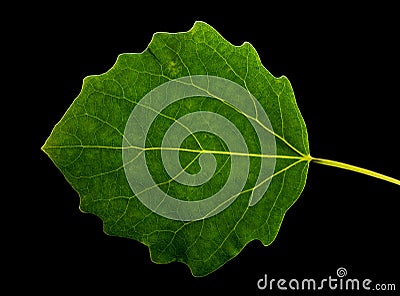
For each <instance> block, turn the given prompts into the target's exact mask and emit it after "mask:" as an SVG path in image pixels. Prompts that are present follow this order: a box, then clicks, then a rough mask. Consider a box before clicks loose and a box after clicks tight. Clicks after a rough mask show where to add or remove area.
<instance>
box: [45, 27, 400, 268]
mask: <svg viewBox="0 0 400 296" xmlns="http://www.w3.org/2000/svg"><path fill="white" fill-rule="evenodd" d="M42 149H43V150H44V151H45V153H47V154H48V156H49V157H50V158H51V160H52V161H53V162H54V164H55V165H56V166H57V167H58V168H59V169H60V171H61V172H62V173H63V175H64V176H65V178H66V179H67V180H68V182H69V183H70V184H71V186H72V187H73V188H74V189H75V190H76V191H77V192H78V193H79V196H80V209H81V210H82V211H83V212H89V213H93V214H95V215H97V216H99V217H100V218H101V219H102V220H103V223H104V232H105V233H107V234H109V235H115V236H121V237H127V238H131V239H135V240H137V241H140V242H142V243H143V244H145V245H147V246H148V247H149V250H150V256H151V259H152V260H153V261H154V262H156V263H169V262H174V261H177V262H182V263H185V264H187V265H188V266H189V268H190V269H191V272H192V273H193V275H195V276H204V275H207V274H209V273H211V272H213V271H215V270H216V269H218V268H219V267H221V266H222V265H224V264H225V263H226V262H227V261H228V260H230V259H232V258H233V257H235V256H236V255H237V254H238V253H239V252H240V251H241V250H242V249H243V248H244V247H245V246H246V244H248V243H249V242H250V241H252V240H260V241H261V242H262V243H263V244H264V245H269V244H270V243H271V242H272V241H273V240H274V239H275V237H276V235H277V233H278V231H279V228H280V225H281V223H282V220H283V217H284V215H285V213H286V211H287V210H288V209H289V208H290V206H291V205H292V204H293V203H294V202H295V201H296V200H297V198H298V197H299V195H300V193H301V192H302V190H303V188H304V186H305V182H306V176H307V171H308V166H309V163H310V161H315V162H317V163H321V164H325V165H331V166H337V167H342V168H345V169H351V170H354V171H358V172H361V173H364V174H370V175H372V172H371V171H368V170H365V169H360V168H357V167H355V166H350V165H345V164H342V163H339V162H334V161H329V160H324V159H319V158H318V159H317V158H312V157H311V156H310V153H309V148H308V137H307V130H306V126H305V123H304V121H303V118H302V116H301V114H300V111H299V109H298V107H297V104H296V101H295V97H294V93H293V90H292V87H291V85H290V83H289V81H288V79H287V78H286V77H279V78H276V77H274V76H273V75H272V74H271V73H270V72H269V71H268V70H267V69H265V67H264V66H263V65H262V63H261V61H260V58H259V56H258V54H257V52H256V50H255V49H254V48H253V47H252V46H251V45H250V44H249V43H244V44H242V45H241V46H234V45H232V44H230V43H229V42H228V41H227V40H225V39H224V38H223V37H222V36H221V35H220V34H219V33H218V32H217V31H215V30H214V29H213V28H212V27H211V26H209V25H207V24H206V23H203V22H196V23H195V24H194V26H193V28H192V29H190V30H189V31H188V32H182V33H175V34H171V33H156V34H155V35H154V36H153V38H152V40H151V42H150V44H149V46H148V47H147V49H146V50H144V51H143V52H142V53H139V54H121V55H120V56H119V57H118V59H117V62H116V63H115V65H114V66H113V67H112V68H111V69H110V70H109V71H108V72H106V73H104V74H101V75H96V76H89V77H86V78H85V79H84V82H83V87H82V90H81V92H80V94H79V96H78V97H77V98H76V99H75V101H74V102H73V104H72V105H71V106H70V108H69V109H68V110H67V112H66V113H65V115H64V116H63V117H62V119H61V120H60V122H59V123H58V124H57V125H56V126H55V127H54V129H53V131H52V133H51V135H50V137H49V138H48V139H47V141H46V143H45V144H44V146H43V147H42ZM369 172H371V173H369ZM374 174H375V175H373V176H374V177H378V178H382V179H385V180H387V181H391V182H394V183H396V182H399V181H398V180H395V179H393V180H389V179H392V178H389V177H386V176H383V175H380V174H377V173H374Z"/></svg>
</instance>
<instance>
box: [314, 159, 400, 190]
mask: <svg viewBox="0 0 400 296" xmlns="http://www.w3.org/2000/svg"><path fill="white" fill-rule="evenodd" d="M309 159H310V161H313V162H315V163H319V164H323V165H327V166H332V167H337V168H341V169H344V170H348V171H353V172H357V173H360V174H364V175H368V176H371V177H374V178H378V179H381V180H384V181H387V182H391V183H394V184H397V185H400V180H398V179H395V178H392V177H389V176H386V175H383V174H380V173H377V172H374V171H371V170H367V169H364V168H360V167H358V166H355V165H351V164H347V163H343V162H339V161H335V160H329V159H324V158H314V157H311V156H310V157H309Z"/></svg>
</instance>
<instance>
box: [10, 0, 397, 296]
mask: <svg viewBox="0 0 400 296" xmlns="http://www.w3.org/2000/svg"><path fill="white" fill-rule="evenodd" d="M184 6H185V7H186V9H184V10H183V9H182V8H180V7H182V6H181V4H173V3H168V4H164V5H160V4H157V3H148V5H146V3H141V4H140V5H139V6H137V5H136V6H135V5H123V4H117V3H115V4H114V3H113V2H107V3H106V2H104V4H102V3H99V4H96V5H93V6H88V7H83V6H76V7H71V6H68V5H66V4H59V5H57V6H53V7H51V6H46V7H37V6H32V7H25V9H26V14H27V16H26V17H25V16H20V18H21V21H22V20H24V22H23V25H21V26H20V27H18V28H17V29H16V31H15V34H14V37H15V39H14V40H15V43H14V44H13V45H14V46H15V50H14V51H13V56H12V57H14V58H13V59H12V60H13V61H14V62H13V65H14V66H13V69H14V70H17V74H16V75H14V76H13V77H14V78H13V80H14V82H17V84H18V87H17V89H15V90H14V94H17V98H18V100H15V102H16V103H17V105H18V106H17V107H16V108H19V109H23V110H24V115H23V117H22V118H23V120H21V122H22V123H23V128H24V130H23V132H22V134H19V135H18V133H17V137H18V138H19V140H21V139H24V150H23V153H24V154H23V157H22V159H23V163H21V164H19V165H18V172H19V175H18V176H17V175H13V179H14V180H17V181H20V180H21V172H24V173H23V174H22V177H24V178H25V179H28V180H27V183H23V184H22V183H21V182H19V183H16V184H17V185H16V186H15V188H16V191H15V192H16V193H15V194H13V195H12V197H13V199H12V201H16V203H17V205H15V207H14V208H12V209H13V210H12V211H10V212H11V214H12V217H13V218H12V219H10V220H8V224H6V225H12V227H9V226H7V227H6V228H7V229H10V228H11V233H12V234H13V236H12V239H10V241H12V242H13V243H14V242H15V245H14V244H12V249H14V250H17V251H18V255H15V256H13V258H15V259H17V258H18V260H15V263H13V264H12V272H9V274H10V275H11V277H12V278H15V279H18V280H19V282H20V283H21V284H18V285H15V286H14V289H16V290H18V289H21V288H23V287H28V288H30V289H31V290H32V291H33V290H37V291H38V292H40V291H52V292H55V293H56V292H58V291H66V290H71V291H74V290H75V291H77V292H78V291H92V292H94V291H105V290H106V289H111V290H114V291H115V293H114V294H117V292H119V291H121V292H122V291H125V292H126V293H129V294H135V295H136V294H139V293H151V294H153V293H155V292H161V293H167V294H172V293H176V294H186V295H188V294H192V293H196V292H202V293H214V292H220V293H225V292H226V293H234V292H238V291H246V292H247V293H248V294H264V295H267V294H271V293H270V292H269V291H259V290H258V289H257V286H256V283H257V280H258V279H259V278H261V277H262V276H263V275H264V274H265V273H266V274H268V276H269V277H271V278H276V279H279V278H285V279H291V278H297V279H300V280H301V279H303V278H316V279H321V278H324V277H328V276H329V275H331V276H335V274H336V269H337V268H339V267H345V268H346V269H347V271H348V277H350V278H358V279H363V278H370V279H372V280H373V281H375V282H383V283H391V282H392V283H393V282H395V283H396V281H397V280H398V278H399V272H398V263H399V255H398V250H399V242H398V239H397V238H398V226H399V220H398V210H397V206H396V202H398V200H399V195H400V188H399V186H396V185H393V184H390V183H387V182H383V181H380V180H376V179H373V178H370V177H367V176H363V175H359V174H356V173H352V172H347V171H343V170H340V169H336V168H330V167H326V166H321V165H318V164H311V167H310V170H309V175H308V179H307V184H306V187H305V189H304V191H303V193H302V195H301V196H300V198H299V200H298V201H297V202H296V203H295V204H294V206H293V207H292V208H291V209H290V210H289V211H288V213H287V214H286V217H285V219H284V221H283V223H282V226H281V229H280V232H279V234H278V236H277V238H276V240H275V241H274V242H273V243H272V245H270V246H268V247H264V246H262V245H261V243H260V242H258V241H253V242H251V243H249V244H248V245H247V246H246V247H245V248H244V250H243V251H242V252H241V253H240V254H239V255H238V256H237V257H235V258H234V259H232V260H231V261H229V262H228V263H226V264H225V265H224V266H223V267H221V268H220V269H219V270H217V271H215V272H214V273H212V274H211V275H209V276H207V277H204V278H194V277H193V276H192V275H191V274H190V271H189V269H188V268H187V267H186V266H185V265H183V264H180V263H172V264H167V265H160V264H155V263H152V262H151V260H150V258H149V252H148V249H147V247H145V246H143V245H142V244H141V243H139V242H136V241H133V240H128V239H123V238H118V237H110V236H107V235H105V234H104V233H103V232H102V223H101V220H100V219H98V218H97V217H95V216H93V215H91V214H83V213H81V212H80V211H79V209H78V205H79V197H78V194H77V193H76V192H75V191H74V190H73V189H72V188H71V186H70V185H69V184H68V183H67V182H66V181H65V179H64V177H63V176H62V174H61V173H60V172H59V171H58V170H57V168H56V167H55V166H54V165H53V164H52V163H51V161H50V160H49V159H48V158H47V156H46V155H45V154H44V153H43V152H41V151H40V147H41V146H42V145H43V143H44V141H45V140H46V138H47V137H48V135H49V134H50V132H51V129H52V128H53V126H54V125H55V124H56V123H57V122H58V121H59V120H60V118H61V117H62V115H63V114H64V112H65V111H66V109H67V108H68V107H69V105H70V104H71V103H72V101H73V99H74V98H75V97H76V96H77V95H78V94H79V92H80V89H81V86H82V80H83V78H84V77H85V76H88V75H92V74H101V73H104V72H105V71H107V70H108V69H109V68H110V67H111V66H112V65H113V64H114V62H115V60H116V58H117V55H118V54H120V53H125V52H141V51H143V50H144V49H145V48H146V47H147V45H148V43H149V42H150V40H151V37H152V34H153V33H155V32H158V31H164V32H180V31H187V30H189V29H190V28H191V27H192V25H193V23H194V22H195V21H196V20H202V21H205V22H207V23H209V24H210V25H211V26H213V27H214V28H215V29H216V30H217V31H219V32H220V33H221V35H222V36H223V37H225V38H226V39H227V40H229V41H230V42H231V43H233V44H235V45H240V44H242V43H243V42H244V41H248V42H250V43H251V44H252V45H253V46H254V47H255V48H256V50H257V51H258V53H259V55H260V58H261V61H262V62H263V64H264V65H265V67H266V68H267V69H268V70H269V71H270V72H271V73H272V74H273V75H275V76H281V75H285V76H287V77H288V78H289V80H290V81H291V83H292V86H293V89H294V92H295V95H296V99H297V102H298V105H299V108H300V111H301V112H302V115H303V117H304V119H305V121H306V124H307V128H308V133H309V141H310V149H311V154H312V155H313V156H315V157H324V158H330V159H334V160H338V161H344V162H348V163H351V164H354V165H359V166H362V167H366V168H369V169H372V170H376V171H378V172H381V173H384V174H388V175H390V176H393V177H395V178H398V179H399V178H400V166H399V163H400V161H399V148H398V147H399V146H398V145H399V144H398V136H399V132H398V127H399V117H398V101H399V83H398V81H399V78H400V76H399V72H398V69H399V66H400V63H399V57H398V52H399V50H400V46H399V43H398V33H399V32H398V28H399V21H398V18H397V16H396V15H395V14H394V12H395V11H396V9H397V8H395V7H394V6H393V7H388V6H386V5H381V6H377V7H376V6H368V7H366V6H365V5H364V6H362V7H361V6H360V7H354V8H350V7H348V6H341V7H334V6H330V5H325V6H313V7H311V6H310V7H304V6H302V7H290V6H289V5H288V4H286V5H282V6H281V7H272V6H271V5H269V4H268V3H267V4H266V5H265V6H260V5H256V4H252V3H250V2H249V3H246V2H242V3H239V2H238V3H236V4H235V3H231V4H229V7H224V9H221V10H217V8H216V7H215V3H214V4H212V3H208V4H206V3H202V2H199V3H194V2H193V3H191V2H188V3H185V4H184ZM203 9H204V11H207V13H204V12H202V10H203ZM30 10H31V11H30ZM10 59H11V57H10ZM22 136H23V138H22ZM20 156H21V154H20ZM19 159H21V158H19ZM25 190H26V193H25ZM18 192H20V193H18ZM20 194H21V195H20ZM3 210H4V211H5V212H7V211H6V210H5V209H3ZM15 213H18V215H16V214H15ZM17 217H18V218H17ZM25 218H27V219H25ZM16 222H21V224H18V223H16ZM14 225H15V226H16V225H18V226H16V227H18V228H17V229H16V230H15V231H13V230H12V228H13V227H14ZM10 256H11V255H10ZM10 268H11V267H10ZM396 284H397V288H398V289H399V288H400V286H399V283H398V282H397V283H396ZM328 292H330V291H329V290H327V289H325V290H324V293H325V294H329V293H328ZM114 294H113V295H114ZM277 294H278V295H279V294H294V292H291V291H286V293H283V292H282V293H277ZM392 294H393V293H392ZM380 295H383V294H382V293H381V294H380ZM388 295H389V294H388Z"/></svg>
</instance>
